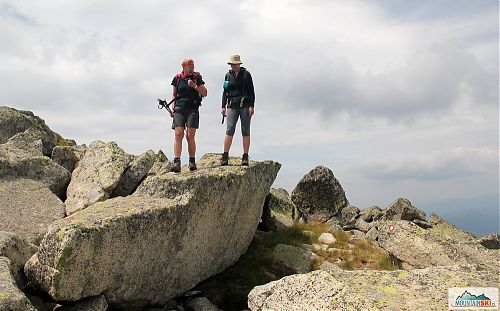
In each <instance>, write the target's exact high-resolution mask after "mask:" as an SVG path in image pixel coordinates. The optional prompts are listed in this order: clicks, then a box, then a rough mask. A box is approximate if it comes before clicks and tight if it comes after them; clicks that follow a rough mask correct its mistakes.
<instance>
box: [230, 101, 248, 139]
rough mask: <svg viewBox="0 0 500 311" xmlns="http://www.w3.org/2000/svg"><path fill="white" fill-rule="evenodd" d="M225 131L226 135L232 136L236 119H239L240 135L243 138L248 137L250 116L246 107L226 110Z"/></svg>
mask: <svg viewBox="0 0 500 311" xmlns="http://www.w3.org/2000/svg"><path fill="white" fill-rule="evenodd" d="M226 117H227V129H226V135H229V136H233V135H234V131H235V129H236V123H237V122H238V117H239V118H241V134H242V135H243V136H250V120H251V119H252V118H250V115H249V114H248V107H242V108H234V109H233V108H227V109H226Z"/></svg>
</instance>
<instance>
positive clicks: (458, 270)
mask: <svg viewBox="0 0 500 311" xmlns="http://www.w3.org/2000/svg"><path fill="white" fill-rule="evenodd" d="M218 162H219V155H217V154H206V155H205V156H203V157H202V158H201V159H199V161H198V162H197V165H198V168H199V170H198V171H195V172H189V171H188V170H187V168H186V167H184V168H183V171H182V172H181V173H180V174H175V173H171V172H170V171H169V170H170V166H171V163H170V162H169V161H168V159H167V157H166V156H165V155H164V154H163V153H162V152H161V151H160V152H154V151H151V150H149V151H146V152H144V153H143V154H141V155H138V156H136V155H131V154H127V153H126V152H125V151H124V150H123V149H122V148H120V146H118V145H117V144H116V143H114V142H102V141H94V142H92V143H90V144H89V145H88V146H87V145H78V144H77V143H76V142H75V141H73V140H70V139H65V138H63V137H62V136H61V135H59V134H57V133H55V132H53V131H52V130H50V128H49V127H48V126H47V125H46V124H45V122H44V121H43V120H42V119H40V118H39V117H37V116H35V115H34V114H33V113H31V112H27V111H19V110H16V109H12V108H8V107H0V310H43V311H45V310H59V311H61V310H62V311H64V310H107V309H109V310H149V311H153V310H156V311H158V310H182V311H184V310H221V309H222V310H242V309H250V310H305V309H307V310H341V309H344V310H444V309H446V307H447V288H449V287H464V286H481V287H485V286H493V287H497V286H498V284H499V281H500V280H499V273H500V267H499V259H500V256H499V250H498V249H499V244H500V243H499V241H500V239H499V236H498V234H493V235H489V236H484V237H481V238H476V237H475V236H473V235H472V234H470V233H468V232H464V231H463V230H461V229H459V228H457V227H455V226H454V225H452V224H450V223H448V222H447V221H446V220H444V219H442V218H441V217H439V216H438V215H436V214H432V215H430V216H429V217H427V215H426V214H425V213H424V212H423V211H421V210H419V209H417V208H416V207H415V206H413V205H412V203H411V202H410V201H409V200H408V199H406V198H397V199H396V200H395V201H394V202H393V203H392V204H390V205H389V206H387V207H385V208H381V207H378V206H371V207H368V208H365V209H359V208H358V207H355V206H353V205H351V204H350V203H349V201H348V199H347V196H346V193H345V191H344V189H343V188H342V186H341V183H340V182H339V181H338V180H337V179H336V178H335V176H334V174H333V172H332V171H331V170H330V169H329V168H327V167H324V166H318V167H316V168H314V169H312V170H311V171H310V172H309V173H308V174H306V175H305V176H304V177H303V178H302V179H301V180H300V181H299V182H298V184H297V186H296V187H295V189H294V190H293V191H292V193H291V195H290V194H289V193H288V192H287V191H286V190H284V189H274V188H271V186H272V184H273V182H274V180H275V178H276V176H277V174H278V171H279V169H280V164H279V163H277V162H273V161H263V162H257V161H251V163H250V166H249V167H241V166H239V160H238V159H234V158H231V159H230V165H229V166H227V167H220V166H219V165H218Z"/></svg>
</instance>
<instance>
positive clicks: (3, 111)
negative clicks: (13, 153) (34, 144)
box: [0, 106, 65, 156]
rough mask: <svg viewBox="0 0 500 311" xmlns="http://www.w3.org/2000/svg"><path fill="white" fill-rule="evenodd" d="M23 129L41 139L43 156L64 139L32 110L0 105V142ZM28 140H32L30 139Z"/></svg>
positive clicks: (5, 140)
mask: <svg viewBox="0 0 500 311" xmlns="http://www.w3.org/2000/svg"><path fill="white" fill-rule="evenodd" d="M25 131H29V136H32V135H34V136H35V137H36V138H37V139H40V140H41V144H42V152H43V155H45V156H50V155H51V153H52V149H53V148H54V147H55V146H57V145H58V144H60V143H61V142H64V141H65V139H63V138H62V137H61V135H59V134H57V133H55V132H53V131H52V130H51V129H50V128H49V127H48V126H47V125H46V124H45V121H44V120H42V119H41V118H40V117H38V116H35V115H34V114H33V113H32V112H30V111H22V110H16V109H13V108H9V107H5V106H0V144H3V143H5V142H7V140H9V139H10V138H11V137H13V136H15V135H16V134H20V133H23V132H25ZM30 141H33V140H32V139H30Z"/></svg>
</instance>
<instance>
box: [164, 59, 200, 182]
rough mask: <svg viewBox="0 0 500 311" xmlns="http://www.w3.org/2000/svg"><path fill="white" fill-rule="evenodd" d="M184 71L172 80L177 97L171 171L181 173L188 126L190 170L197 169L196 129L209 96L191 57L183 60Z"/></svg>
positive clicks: (173, 105) (173, 125) (174, 95)
mask: <svg viewBox="0 0 500 311" xmlns="http://www.w3.org/2000/svg"><path fill="white" fill-rule="evenodd" d="M181 65H182V72H181V73H179V74H177V75H176V76H175V77H174V79H173V80H172V88H173V93H172V96H173V98H175V101H174V103H173V104H172V107H173V111H174V113H173V117H174V120H173V122H172V129H174V130H175V139H174V164H173V166H172V169H171V171H172V172H176V173H179V172H180V171H181V152H182V140H183V138H184V129H185V128H187V131H186V138H187V142H188V153H189V165H188V167H189V170H190V171H194V170H196V162H195V154H196V142H195V135H196V129H197V128H198V126H199V122H200V114H199V107H200V105H201V99H202V97H205V96H207V89H206V88H205V82H204V81H203V79H202V77H201V74H200V73H198V72H195V71H194V61H193V60H192V59H191V58H186V59H184V60H182V62H181Z"/></svg>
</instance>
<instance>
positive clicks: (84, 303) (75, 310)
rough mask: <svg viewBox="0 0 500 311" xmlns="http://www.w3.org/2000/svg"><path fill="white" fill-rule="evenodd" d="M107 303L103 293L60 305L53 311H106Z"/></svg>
mask: <svg viewBox="0 0 500 311" xmlns="http://www.w3.org/2000/svg"><path fill="white" fill-rule="evenodd" d="M107 309H108V303H107V301H106V297H104V295H99V296H95V297H89V298H85V299H83V300H80V301H77V302H74V303H71V304H67V305H64V306H60V307H58V308H55V309H54V311H56V310H57V311H106V310H107Z"/></svg>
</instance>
